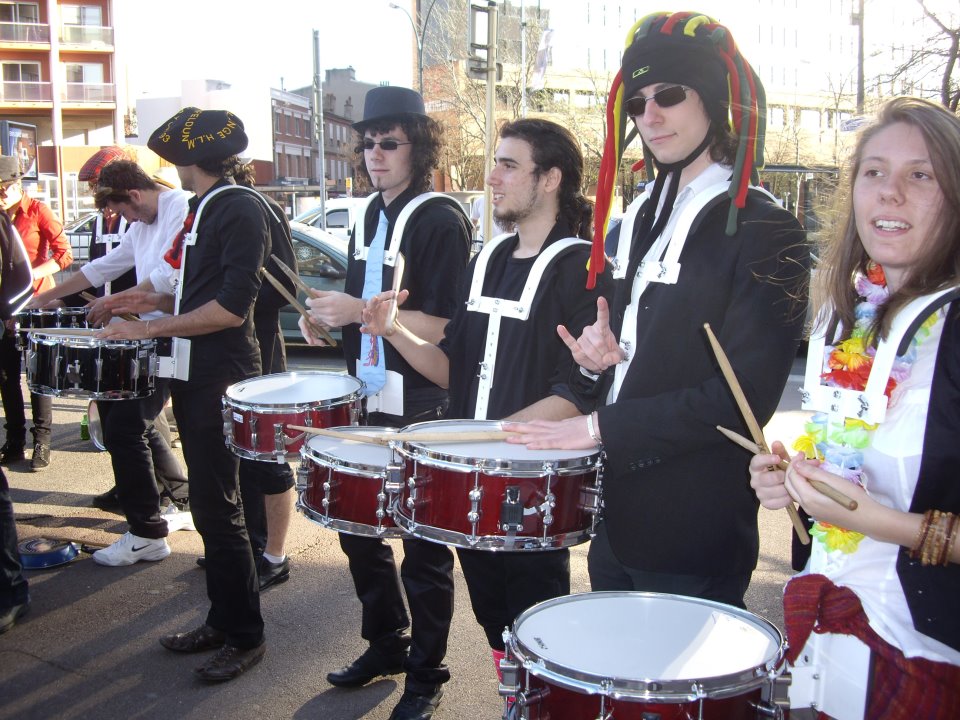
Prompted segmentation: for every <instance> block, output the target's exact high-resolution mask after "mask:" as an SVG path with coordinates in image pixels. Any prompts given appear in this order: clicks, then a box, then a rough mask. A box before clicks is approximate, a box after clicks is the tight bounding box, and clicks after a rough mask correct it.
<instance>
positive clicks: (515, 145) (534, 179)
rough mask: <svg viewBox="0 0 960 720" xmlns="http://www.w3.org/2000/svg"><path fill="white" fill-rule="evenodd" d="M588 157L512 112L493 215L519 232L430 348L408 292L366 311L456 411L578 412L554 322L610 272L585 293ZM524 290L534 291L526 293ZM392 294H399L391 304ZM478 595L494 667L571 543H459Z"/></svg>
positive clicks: (563, 136)
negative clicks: (413, 320)
mask: <svg viewBox="0 0 960 720" xmlns="http://www.w3.org/2000/svg"><path fill="white" fill-rule="evenodd" d="M582 182H583V155H582V153H581V151H580V145H579V143H578V142H577V140H576V138H575V137H574V136H573V134H572V133H571V132H570V131H569V130H567V129H566V128H564V127H562V126H560V125H557V124H556V123H552V122H550V121H547V120H531V119H525V120H515V121H513V122H510V123H507V124H506V125H504V126H503V128H502V129H501V131H500V145H499V147H498V148H497V151H496V154H495V156H494V166H493V169H492V170H491V171H490V174H489V176H488V177H487V183H488V184H489V185H490V186H491V188H492V189H493V205H494V211H493V212H494V217H495V218H496V219H497V221H498V222H499V223H500V224H501V225H502V226H507V227H516V232H515V233H510V234H504V235H500V236H499V237H497V238H494V239H492V241H491V242H489V243H487V245H486V246H485V247H484V249H483V250H482V251H481V252H480V254H479V255H478V256H477V257H476V258H474V260H473V261H472V262H471V265H470V267H469V268H468V272H467V277H466V282H464V283H463V285H462V286H461V288H460V298H459V299H460V302H459V303H458V305H457V312H456V314H455V315H454V316H453V319H452V320H451V321H450V323H449V324H448V325H447V327H446V329H445V331H444V336H443V339H442V340H441V341H440V343H439V344H437V345H434V344H433V343H432V342H429V341H428V340H425V339H421V338H420V337H417V335H416V332H415V331H414V330H413V329H412V328H410V327H408V326H407V325H406V323H405V322H404V320H403V315H402V312H401V313H400V316H399V318H398V317H397V310H396V308H397V305H399V304H402V303H403V302H404V300H405V299H406V297H407V291H406V290H401V291H400V293H399V296H397V294H396V293H394V292H393V291H388V292H385V293H382V294H380V295H377V296H375V297H374V298H372V299H371V300H370V301H369V302H368V303H367V307H366V309H365V310H364V314H363V319H364V322H365V323H366V326H365V327H364V329H363V332H364V333H370V334H380V335H382V336H384V338H385V339H386V340H387V341H388V342H389V344H390V345H391V346H393V347H394V348H395V349H396V350H398V351H399V352H400V353H401V354H402V355H403V356H404V358H406V360H407V361H408V362H409V363H410V364H411V365H412V366H413V367H415V368H416V369H417V370H418V371H420V372H422V373H423V374H424V375H426V376H427V377H429V378H430V379H431V380H433V381H434V382H436V383H437V384H438V385H440V386H441V387H449V389H450V411H449V413H448V416H449V417H452V418H475V419H487V418H492V419H501V418H511V419H515V420H532V419H536V418H544V419H559V418H565V417H571V416H573V415H576V414H578V412H579V411H581V410H583V409H588V408H589V406H581V407H578V405H577V404H576V398H575V396H574V394H573V393H572V392H571V391H570V388H569V387H568V385H567V378H568V376H569V374H570V371H571V369H572V368H573V365H574V364H573V361H572V359H571V358H570V354H569V353H568V352H566V350H565V349H564V347H563V342H562V341H561V340H560V338H559V337H558V336H557V334H556V332H555V328H556V327H557V325H558V324H564V325H566V326H568V327H572V328H577V329H578V330H577V332H579V329H582V328H583V327H584V326H586V325H588V324H589V323H590V322H592V321H593V319H594V312H595V311H594V308H595V307H596V304H597V299H598V298H599V297H602V296H603V295H604V291H605V290H606V288H607V286H608V282H607V280H606V278H604V279H603V281H602V282H601V283H599V285H598V287H596V288H594V289H593V290H589V291H587V290H584V289H583V286H584V284H585V282H586V275H587V261H588V259H589V255H590V244H589V242H587V241H586V240H581V239H580V238H586V237H588V236H589V232H590V221H591V218H592V216H593V206H592V205H591V204H590V203H589V201H587V200H586V198H584V196H583V194H582V192H581V185H582ZM525 288H528V291H527V292H524V290H525ZM395 299H396V301H395ZM457 554H458V556H459V558H460V565H461V566H462V568H463V573H464V577H465V578H466V580H467V587H468V588H469V591H470V600H471V602H472V604H473V610H474V614H475V615H476V618H477V622H479V623H480V624H481V625H482V626H483V629H484V632H485V633H486V636H487V641H488V643H489V645H490V647H491V649H492V651H493V656H494V662H495V664H497V663H499V660H500V659H501V658H502V657H503V652H504V645H503V638H502V633H503V629H504V627H506V626H509V625H510V624H511V623H512V622H513V620H514V619H515V618H516V617H517V615H519V614H520V613H521V612H522V611H524V610H525V609H527V608H528V607H530V606H531V605H534V604H536V603H538V602H541V601H543V600H548V599H551V598H554V597H558V596H560V595H566V594H568V593H569V592H570V556H569V551H568V550H566V549H556V550H550V551H547V552H523V551H512V552H511V551H504V552H496V553H494V552H489V551H484V550H475V549H468V548H461V547H458V549H457Z"/></svg>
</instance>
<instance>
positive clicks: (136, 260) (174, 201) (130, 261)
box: [80, 190, 190, 320]
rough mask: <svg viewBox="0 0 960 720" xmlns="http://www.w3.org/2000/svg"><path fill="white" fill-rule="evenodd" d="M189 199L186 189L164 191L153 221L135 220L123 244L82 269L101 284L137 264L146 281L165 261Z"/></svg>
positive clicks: (153, 314)
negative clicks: (148, 222)
mask: <svg viewBox="0 0 960 720" xmlns="http://www.w3.org/2000/svg"><path fill="white" fill-rule="evenodd" d="M189 199H190V194H189V193H186V192H183V191H182V190H167V191H165V192H161V193H160V194H159V195H158V196H157V219H156V220H154V221H153V222H152V223H150V224H149V225H148V224H147V223H144V222H135V223H133V224H131V225H130V228H129V229H128V230H127V232H126V233H124V234H123V236H122V238H121V240H120V244H119V245H117V246H116V247H115V248H114V249H113V250H111V251H110V252H108V253H107V254H106V255H104V256H103V257H100V258H97V259H96V260H93V261H91V262H89V263H87V264H86V265H84V266H83V267H82V268H80V272H82V273H83V276H84V277H85V278H86V279H87V280H88V281H89V282H90V284H91V285H93V286H94V287H99V286H101V285H103V284H104V283H106V282H107V281H108V280H116V279H117V278H118V277H120V276H121V275H123V273H125V272H126V271H127V270H129V269H130V268H136V272H137V282H138V283H140V282H143V280H145V279H146V278H148V277H150V274H151V272H153V271H154V270H155V269H156V268H157V267H158V266H159V265H160V263H163V262H164V260H163V254H164V253H165V252H166V251H167V250H168V249H169V248H170V244H171V243H172V242H173V238H174V237H175V236H176V234H177V233H178V232H179V231H180V228H182V227H183V221H184V218H186V216H187V201H188V200H189ZM165 316H166V313H162V312H158V311H155V312H151V313H145V314H143V315H142V317H143V319H145V320H153V319H155V318H160V317H165Z"/></svg>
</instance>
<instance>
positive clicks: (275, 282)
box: [261, 268, 337, 347]
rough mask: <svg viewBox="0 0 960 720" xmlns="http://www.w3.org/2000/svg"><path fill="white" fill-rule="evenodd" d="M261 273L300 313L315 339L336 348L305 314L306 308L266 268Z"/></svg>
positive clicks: (333, 341) (331, 340)
mask: <svg viewBox="0 0 960 720" xmlns="http://www.w3.org/2000/svg"><path fill="white" fill-rule="evenodd" d="M261 272H262V273H263V276H264V277H265V278H266V279H267V281H268V282H269V283H270V284H271V285H273V287H274V289H275V290H276V291H277V292H278V293H280V294H281V295H282V296H283V299H284V300H286V301H287V302H288V303H290V304H291V305H293V308H294V310H296V311H297V312H298V313H300V317H302V318H303V321H304V322H305V323H306V324H307V327H308V328H310V330H311V331H312V332H313V334H314V336H315V337H319V338H321V339H323V341H324V342H325V343H327V345H329V346H330V347H336V346H337V341H336V340H334V339H333V338H332V337H331V336H330V333H328V332H327V331H326V330H325V329H324V327H323V326H322V325H320V324H319V323H316V322H314V321H313V319H312V318H311V317H310V315H308V314H307V310H306V308H305V307H303V305H301V304H300V301H299V300H297V298H296V297H295V296H294V295H291V294H290V292H289V291H288V290H287V289H286V288H285V287H284V286H283V283H281V282H280V281H279V280H277V279H276V278H275V277H274V276H273V275H271V274H270V271H269V270H267V269H266V268H262V269H261Z"/></svg>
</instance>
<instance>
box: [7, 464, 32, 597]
mask: <svg viewBox="0 0 960 720" xmlns="http://www.w3.org/2000/svg"><path fill="white" fill-rule="evenodd" d="M22 570H23V566H22V565H21V564H20V551H19V550H18V549H17V525H16V522H15V521H14V518H13V503H12V502H11V501H10V486H9V485H8V484H7V476H6V475H4V474H3V470H0V610H6V609H8V608H11V607H13V606H14V605H23V603H25V602H27V600H29V599H30V594H29V592H28V589H27V581H26V579H25V578H24V577H23V573H22V572H21V571H22Z"/></svg>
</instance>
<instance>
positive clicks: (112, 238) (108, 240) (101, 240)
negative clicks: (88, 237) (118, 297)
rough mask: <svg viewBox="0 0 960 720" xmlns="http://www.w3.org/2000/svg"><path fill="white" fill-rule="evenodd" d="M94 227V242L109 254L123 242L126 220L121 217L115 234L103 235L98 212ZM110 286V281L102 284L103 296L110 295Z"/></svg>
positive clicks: (101, 222)
mask: <svg viewBox="0 0 960 720" xmlns="http://www.w3.org/2000/svg"><path fill="white" fill-rule="evenodd" d="M95 227H96V230H95V231H94V232H96V238H97V239H96V241H95V242H96V243H97V244H98V245H106V246H107V250H106V251H107V252H110V251H111V250H113V248H115V247H116V246H117V245H119V244H120V242H121V240H123V233H125V232H126V231H127V219H126V218H125V217H123V216H122V215H121V216H120V225H119V226H118V227H117V232H115V233H104V232H103V213H102V212H99V213H97V222H96V226H95ZM111 285H112V281H110V280H107V281H106V282H105V283H104V284H103V292H104V294H106V295H110V289H111Z"/></svg>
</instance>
